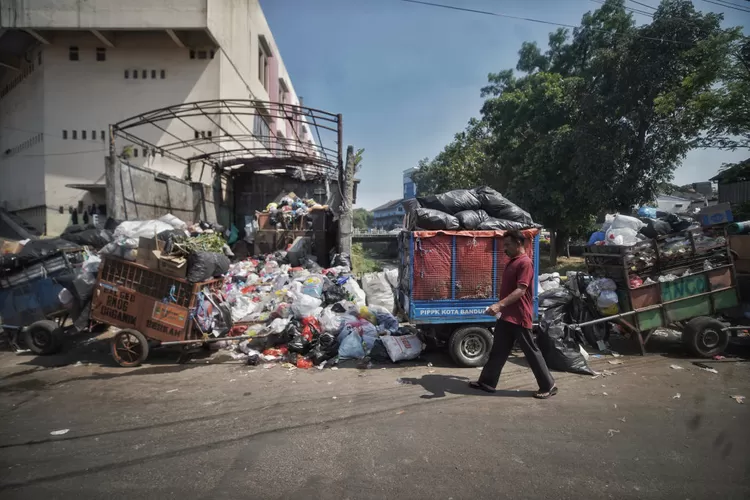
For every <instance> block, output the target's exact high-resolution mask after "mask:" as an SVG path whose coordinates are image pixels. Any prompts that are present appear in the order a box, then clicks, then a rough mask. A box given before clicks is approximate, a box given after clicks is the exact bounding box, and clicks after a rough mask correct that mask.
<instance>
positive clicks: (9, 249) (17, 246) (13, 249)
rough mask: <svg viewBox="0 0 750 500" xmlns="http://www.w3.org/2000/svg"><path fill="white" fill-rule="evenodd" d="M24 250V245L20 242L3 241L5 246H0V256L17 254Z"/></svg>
mask: <svg viewBox="0 0 750 500" xmlns="http://www.w3.org/2000/svg"><path fill="white" fill-rule="evenodd" d="M22 248H23V245H22V244H21V243H20V242H18V241H8V240H3V244H2V245H0V255H9V254H17V253H18V252H20V251H21V249H22Z"/></svg>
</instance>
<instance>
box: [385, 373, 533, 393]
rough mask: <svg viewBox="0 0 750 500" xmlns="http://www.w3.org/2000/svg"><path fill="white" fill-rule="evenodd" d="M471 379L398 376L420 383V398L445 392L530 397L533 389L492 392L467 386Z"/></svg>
mask: <svg viewBox="0 0 750 500" xmlns="http://www.w3.org/2000/svg"><path fill="white" fill-rule="evenodd" d="M470 381H471V380H470V379H469V378H468V377H457V376H455V375H423V376H422V377H420V378H400V379H399V383H400V384H404V385H421V386H422V387H423V388H424V389H425V390H426V391H427V392H430V393H431V394H424V395H422V396H420V397H421V398H422V399H435V398H444V397H445V396H446V395H447V394H458V395H466V396H485V397H506V398H530V397H532V396H533V395H534V391H508V390H498V391H496V392H494V393H492V394H490V393H488V392H484V391H480V390H478V389H472V388H471V387H469V382H470Z"/></svg>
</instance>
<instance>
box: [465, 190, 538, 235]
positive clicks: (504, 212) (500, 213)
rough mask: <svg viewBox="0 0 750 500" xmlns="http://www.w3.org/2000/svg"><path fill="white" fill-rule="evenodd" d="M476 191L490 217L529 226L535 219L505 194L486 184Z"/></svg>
mask: <svg viewBox="0 0 750 500" xmlns="http://www.w3.org/2000/svg"><path fill="white" fill-rule="evenodd" d="M476 193H477V198H478V199H479V202H480V203H481V205H482V209H483V210H484V211H485V212H487V213H488V214H489V215H490V217H495V218H496V219H504V220H510V221H514V222H521V223H523V224H526V225H527V226H529V225H531V224H533V223H534V220H533V219H532V218H531V215H529V213H528V212H526V211H525V210H523V209H521V208H520V207H518V206H517V205H516V204H515V203H513V202H511V201H510V200H508V199H506V198H505V197H503V195H501V194H500V193H498V192H497V191H495V190H494V189H492V188H491V187H487V186H484V187H480V188H477V189H476Z"/></svg>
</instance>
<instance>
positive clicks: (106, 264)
mask: <svg viewBox="0 0 750 500" xmlns="http://www.w3.org/2000/svg"><path fill="white" fill-rule="evenodd" d="M221 284H222V280H221V279H214V280H210V281H205V282H201V283H190V282H188V281H187V280H185V279H182V278H176V277H173V276H169V275H168V274H164V273H162V272H159V271H156V270H154V269H150V268H148V267H146V266H143V265H140V264H137V263H135V262H130V261H126V260H121V259H118V258H114V257H110V256H107V257H105V258H104V260H103V261H102V263H101V265H100V266H99V275H98V277H97V281H96V284H95V285H94V296H93V299H92V306H91V319H92V320H94V321H97V322H100V323H105V324H109V325H112V326H115V327H118V328H120V330H119V331H118V332H117V333H115V335H114V337H113V338H112V342H111V351H112V357H113V358H114V360H115V361H116V362H117V363H118V364H119V365H120V366H123V367H134V366H138V365H140V364H141V363H142V362H143V361H144V360H145V359H146V358H147V357H148V354H149V349H151V348H155V347H170V346H175V347H182V348H184V349H187V348H190V347H191V346H193V347H194V346H195V345H200V344H203V343H204V342H206V341H210V340H211V339H209V338H208V333H210V332H208V331H203V330H202V329H201V327H200V318H201V317H202V316H205V317H210V316H211V315H212V314H213V309H214V307H217V306H218V305H217V304H214V303H213V302H212V299H211V298H210V296H211V295H212V294H211V292H213V291H216V290H218V289H219V288H220V287H221Z"/></svg>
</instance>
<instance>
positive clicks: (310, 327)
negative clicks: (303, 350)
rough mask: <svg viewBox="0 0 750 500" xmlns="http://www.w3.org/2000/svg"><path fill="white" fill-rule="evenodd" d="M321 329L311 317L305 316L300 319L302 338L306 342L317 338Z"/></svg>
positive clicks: (316, 319) (316, 320)
mask: <svg viewBox="0 0 750 500" xmlns="http://www.w3.org/2000/svg"><path fill="white" fill-rule="evenodd" d="M322 329H323V328H322V327H321V326H320V322H319V321H318V318H316V317H313V316H307V317H305V318H302V330H301V332H302V336H303V337H305V338H306V339H307V340H309V341H311V342H312V340H313V339H315V338H317V337H318V336H319V335H320V333H321V330H322Z"/></svg>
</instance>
